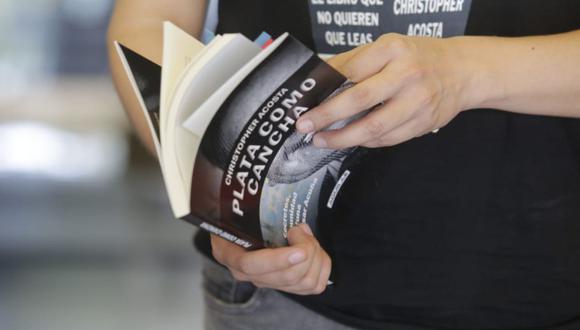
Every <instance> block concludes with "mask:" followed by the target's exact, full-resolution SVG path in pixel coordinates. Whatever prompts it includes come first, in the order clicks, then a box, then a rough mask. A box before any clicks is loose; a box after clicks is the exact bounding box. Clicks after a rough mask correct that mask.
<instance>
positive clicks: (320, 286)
mask: <svg viewBox="0 0 580 330" xmlns="http://www.w3.org/2000/svg"><path fill="white" fill-rule="evenodd" d="M324 289H326V285H325V284H324V283H321V284H318V286H317V287H316V288H315V289H314V293H315V294H321V293H323V292H324Z"/></svg>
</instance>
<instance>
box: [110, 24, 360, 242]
mask: <svg viewBox="0 0 580 330" xmlns="http://www.w3.org/2000/svg"><path fill="white" fill-rule="evenodd" d="M117 50H118V54H119V56H120V58H121V60H122V62H123V64H124V67H125V70H126V72H127V75H128V76H129V79H130V80H131V82H132V84H133V88H134V91H135V93H136V95H137V96H138V98H139V100H140V102H141V106H142V109H143V111H144V112H145V114H146V117H147V118H148V120H149V126H150V129H151V134H152V135H153V136H154V137H155V142H156V148H157V154H158V158H159V162H160V165H161V170H162V172H163V178H164V180H165V184H166V188H167V192H168V195H169V200H170V202H171V208H172V210H173V213H174V215H175V217H176V218H181V219H184V220H186V221H189V222H191V223H193V224H195V225H198V226H199V227H200V228H202V229H205V230H207V231H209V232H211V233H214V234H217V235H220V236H221V237H223V238H225V239H228V240H229V241H232V242H234V243H236V244H239V245H241V246H243V247H245V248H251V249H254V248H260V247H275V246H282V245H286V244H287V242H286V235H287V232H288V230H289V229H290V228H291V227H292V226H294V225H297V224H300V223H303V222H307V223H308V224H309V225H310V227H311V228H312V229H313V230H314V232H315V234H316V231H317V225H316V221H317V217H318V214H319V213H320V211H321V209H322V208H328V209H331V208H332V207H333V204H334V201H335V199H336V198H337V195H338V194H339V193H340V188H341V186H342V185H343V184H344V182H345V181H346V180H347V178H348V176H349V174H350V172H349V170H348V169H346V168H345V166H344V164H343V163H344V160H345V159H346V158H347V157H349V156H351V154H352V153H353V149H348V150H329V149H318V148H315V147H314V146H312V144H311V136H310V135H304V134H299V133H298V132H296V130H295V124H296V120H297V119H298V117H300V115H302V114H303V113H305V112H306V111H309V110H310V109H311V108H313V107H315V106H317V105H318V104H320V103H322V102H324V100H325V99H327V98H329V97H332V95H333V94H335V93H338V92H340V91H341V90H342V89H343V88H347V87H348V86H349V83H348V82H347V81H346V78H345V77H344V76H342V75H341V74H340V73H338V72H337V71H335V70H334V69H333V68H332V67H330V66H329V65H328V64H326V63H325V62H324V61H323V60H321V59H320V58H319V57H318V56H317V55H316V54H315V53H314V52H313V51H312V50H310V49H308V48H307V47H305V46H304V45H303V44H301V43H300V42H299V41H297V40H296V39H294V38H293V37H292V36H290V35H288V34H284V35H282V36H280V37H278V38H277V39H276V40H273V41H272V40H270V41H269V42H266V43H264V42H262V43H259V42H253V41H251V40H249V39H247V38H246V37H244V36H243V35H241V34H225V35H221V36H216V37H215V38H214V39H213V40H212V41H211V42H210V43H209V44H207V45H203V44H201V43H200V42H199V41H197V40H196V39H194V38H193V37H191V36H189V35H188V34H187V33H185V32H183V31H182V30H180V29H179V28H178V27H176V26H175V25H173V24H171V23H169V22H166V23H165V24H164V40H163V61H162V66H161V67H160V66H158V65H157V64H155V63H152V62H150V61H148V60H147V59H145V58H144V57H142V56H140V55H139V54H137V53H135V52H133V51H132V50H130V49H129V48H127V47H125V46H123V45H121V44H119V43H117ZM355 119H356V118H351V119H349V120H348V121H351V120H355ZM346 122H347V121H343V122H339V123H335V124H333V125H332V126H331V127H329V128H327V129H336V128H339V127H342V126H344V125H345V124H346Z"/></svg>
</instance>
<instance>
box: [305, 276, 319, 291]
mask: <svg viewBox="0 0 580 330" xmlns="http://www.w3.org/2000/svg"><path fill="white" fill-rule="evenodd" d="M302 285H303V286H304V288H305V289H306V290H311V291H313V290H315V289H316V287H317V285H318V279H317V278H315V277H314V276H306V277H305V278H304V279H303V280H302Z"/></svg>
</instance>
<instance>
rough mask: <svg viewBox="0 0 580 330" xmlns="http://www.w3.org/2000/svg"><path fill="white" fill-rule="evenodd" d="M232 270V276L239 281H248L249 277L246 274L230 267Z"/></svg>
mask: <svg viewBox="0 0 580 330" xmlns="http://www.w3.org/2000/svg"><path fill="white" fill-rule="evenodd" d="M230 272H231V273H232V277H233V278H234V279H235V280H237V281H246V280H247V279H248V278H247V277H246V276H244V274H242V273H240V272H238V271H235V270H232V269H230Z"/></svg>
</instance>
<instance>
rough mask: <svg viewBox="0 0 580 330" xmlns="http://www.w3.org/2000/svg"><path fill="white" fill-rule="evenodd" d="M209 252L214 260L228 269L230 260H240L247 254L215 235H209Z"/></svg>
mask: <svg viewBox="0 0 580 330" xmlns="http://www.w3.org/2000/svg"><path fill="white" fill-rule="evenodd" d="M210 237H211V252H212V255H213V257H214V258H215V260H217V262H219V263H220V264H222V265H225V266H228V267H229V260H230V259H237V258H240V257H241V256H242V255H243V254H245V253H247V251H246V250H244V248H242V247H241V246H239V245H237V244H234V243H232V242H229V241H227V240H225V239H223V238H221V237H219V236H217V235H214V234H211V235H210Z"/></svg>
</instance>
